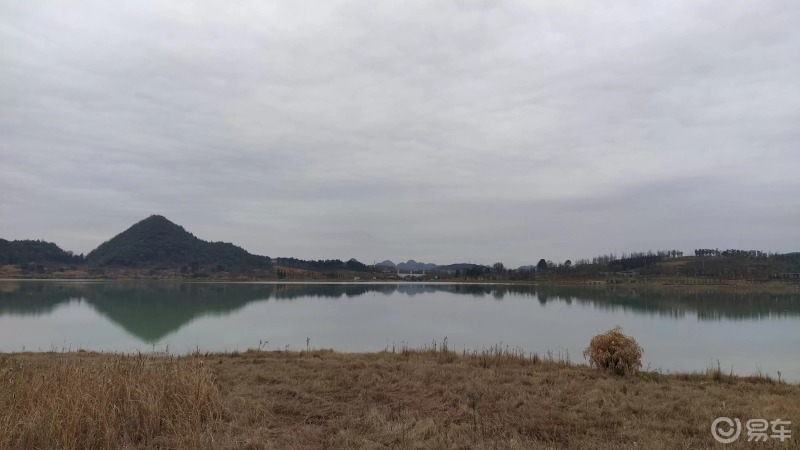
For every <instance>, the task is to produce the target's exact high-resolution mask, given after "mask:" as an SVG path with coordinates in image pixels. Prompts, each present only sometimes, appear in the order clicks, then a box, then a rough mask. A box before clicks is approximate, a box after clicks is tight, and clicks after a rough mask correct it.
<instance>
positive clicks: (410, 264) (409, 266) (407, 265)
mask: <svg viewBox="0 0 800 450" xmlns="http://www.w3.org/2000/svg"><path fill="white" fill-rule="evenodd" d="M396 267H397V268H398V269H400V270H426V269H427V270H430V269H435V268H436V267H438V266H437V265H436V264H430V263H423V262H417V261H414V260H413V259H409V260H408V261H406V262H404V263H403V262H401V263H400V264H398V265H397V266H396Z"/></svg>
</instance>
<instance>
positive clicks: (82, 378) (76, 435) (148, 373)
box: [0, 355, 222, 450]
mask: <svg viewBox="0 0 800 450" xmlns="http://www.w3.org/2000/svg"><path fill="white" fill-rule="evenodd" d="M91 359H92V358H88V359H84V360H81V359H75V358H70V359H66V358H65V359H60V360H57V361H54V362H52V363H50V364H49V365H47V366H45V367H33V366H28V365H26V364H24V363H19V362H13V361H12V362H2V361H0V448H9V449H11V448H13V449H20V450H23V449H41V448H58V449H65V450H72V449H75V450H77V449H118V448H131V447H134V448H139V447H150V446H154V447H158V448H179V449H180V448H185V449H189V448H192V449H193V448H203V447H209V446H210V442H211V430H210V429H211V427H213V425H214V423H215V422H216V421H218V420H219V418H220V416H221V412H222V406H221V405H222V403H221V399H220V393H219V391H218V389H217V386H216V384H215V382H214V378H213V377H212V376H211V375H210V373H209V372H208V371H207V370H205V369H204V368H203V367H202V365H201V363H200V362H198V361H193V360H181V359H177V358H169V357H162V358H152V357H147V356H142V355H139V356H120V357H116V358H114V359H112V360H109V359H105V358H104V359H103V360H101V362H97V361H90V360H91Z"/></svg>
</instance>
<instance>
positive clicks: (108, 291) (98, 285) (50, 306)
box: [0, 281, 800, 343]
mask: <svg viewBox="0 0 800 450" xmlns="http://www.w3.org/2000/svg"><path fill="white" fill-rule="evenodd" d="M439 293H447V294H454V295H463V296H467V297H470V298H473V299H486V300H492V301H503V300H504V299H505V298H507V297H511V296H513V297H517V298H523V299H524V298H529V299H530V300H532V301H537V302H538V303H539V304H541V305H542V306H545V307H546V306H547V305H549V304H557V303H563V304H566V305H572V304H577V305H580V306H582V307H585V308H594V309H598V310H605V311H612V312H613V311H623V312H631V313H633V314H636V315H658V316H660V317H664V318H674V319H683V318H684V317H685V316H686V315H687V314H691V315H696V317H697V319H699V320H701V321H722V320H725V321H732V320H761V319H768V318H778V317H800V293H797V292H790V293H784V294H770V293H737V292H734V293H731V292H716V291H707V290H694V291H692V290H678V291H676V290H660V289H630V288H614V287H553V286H531V285H492V284H434V283H431V284H424V283H420V284H416V283H414V284H406V283H400V284H368V283H355V284H300V283H268V284H267V283H181V282H163V281H115V282H96V281H89V282H87V281H80V282H64V281H0V317H2V316H41V315H47V314H50V313H52V312H53V311H54V310H55V309H56V308H57V307H59V306H60V305H63V304H69V303H70V302H76V301H78V302H85V303H86V304H88V305H90V306H91V307H92V308H93V309H94V310H96V311H97V312H99V313H100V314H102V315H103V316H105V317H107V318H108V319H110V320H111V321H113V322H114V323H116V324H118V325H119V326H121V327H122V328H124V329H125V330H127V331H128V332H129V333H131V334H133V335H134V336H136V337H137V338H139V339H141V340H142V341H145V342H150V343H152V342H157V341H159V340H161V339H163V338H164V337H165V336H167V335H169V334H171V333H173V332H175V331H176V330H178V329H180V328H181V327H183V326H185V325H187V324H188V323H190V322H192V321H194V320H196V319H197V318H200V317H204V316H221V315H228V314H231V313H232V312H235V311H237V310H240V309H241V308H243V307H244V306H245V305H247V304H249V303H252V302H267V301H270V300H273V301H291V300H295V299H300V298H317V299H332V300H334V299H341V298H354V297H362V296H366V295H368V294H372V295H375V294H382V295H387V296H388V295H393V294H394V295H397V294H400V295H405V296H411V297H413V296H418V295H422V294H427V295H431V294H434V295H435V294H439ZM401 300H402V299H398V301H401Z"/></svg>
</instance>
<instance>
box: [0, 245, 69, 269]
mask: <svg viewBox="0 0 800 450" xmlns="http://www.w3.org/2000/svg"><path fill="white" fill-rule="evenodd" d="M81 261H82V258H81V257H80V256H75V255H73V254H72V252H67V251H64V250H62V249H61V247H59V246H57V245H56V244H54V243H52V242H45V241H32V240H25V241H7V240H5V239H0V264H28V263H64V264H69V263H80V262H81Z"/></svg>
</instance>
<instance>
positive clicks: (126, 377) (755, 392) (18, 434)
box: [0, 347, 800, 449]
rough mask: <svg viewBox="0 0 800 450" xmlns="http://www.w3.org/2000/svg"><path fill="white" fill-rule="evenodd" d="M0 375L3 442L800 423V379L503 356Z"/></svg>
mask: <svg viewBox="0 0 800 450" xmlns="http://www.w3.org/2000/svg"><path fill="white" fill-rule="evenodd" d="M0 380H2V382H3V383H2V386H4V389H3V390H2V391H0V418H2V419H0V448H19V449H25V448H37V447H38V448H42V447H43V448H53V447H58V448H76V449H77V448H98V447H108V448H141V449H154V448H187V449H188V448H219V449H234V448H248V449H273V448H308V449H312V448H313V449H315V448H387V447H390V448H576V449H578V448H597V449H612V448H649V449H668V448H709V447H714V445H715V441H714V440H713V438H712V436H711V433H710V424H711V422H712V421H713V420H714V419H715V418H717V417H720V416H728V417H738V418H740V419H742V420H743V421H745V420H747V419H752V418H765V419H768V420H774V419H777V418H781V419H786V420H791V421H792V424H794V425H793V426H794V427H795V428H796V427H797V426H798V425H797V424H798V423H800V385H799V384H787V383H785V382H778V381H777V380H773V379H770V378H768V377H763V376H761V377H738V376H730V375H728V374H725V373H723V372H722V371H720V370H709V371H708V372H706V373H693V374H669V375H664V374H661V373H657V372H640V373H639V374H637V375H634V376H630V377H619V376H615V375H612V374H610V373H607V372H604V371H600V370H595V369H591V368H589V367H588V366H585V365H578V364H571V363H569V362H566V361H558V360H552V359H547V358H545V359H541V358H537V357H533V356H530V355H529V356H524V355H521V354H516V353H513V352H508V351H504V350H502V349H496V350H495V351H488V352H487V351H484V352H478V353H469V352H467V353H455V352H452V351H449V350H447V349H446V348H444V349H443V348H441V347H440V348H434V349H423V350H409V349H401V350H399V351H396V352H391V351H388V352H378V353H338V352H334V351H331V350H312V351H302V352H285V351H269V352H265V351H256V350H249V351H246V352H233V353H227V354H217V353H210V354H202V355H201V354H195V355H189V356H182V357H174V356H153V355H149V356H143V355H118V354H102V353H94V352H84V351H78V352H73V353H14V354H8V353H6V354H0ZM34 393H37V394H38V396H36V395H33V394H34ZM87 396H88V397H89V398H90V399H91V401H87V400H86V398H87ZM21 399H28V400H26V401H22V400H21ZM65 405H66V406H65ZM76 405H82V406H81V407H80V408H77V407H76ZM34 425H35V426H34ZM798 434H800V433H798V431H797V430H795V429H793V430H792V440H791V441H789V442H784V443H780V442H778V441H774V442H770V443H766V444H762V446H763V448H797V447H798V446H800V436H798ZM750 447H751V445H750V444H749V443H747V442H746V438H745V439H741V440H740V442H737V443H735V444H732V445H729V446H726V448H750ZM759 448H761V447H759Z"/></svg>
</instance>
